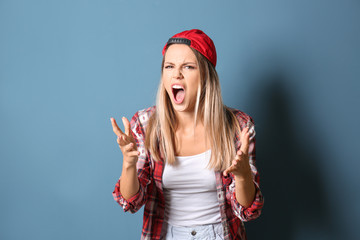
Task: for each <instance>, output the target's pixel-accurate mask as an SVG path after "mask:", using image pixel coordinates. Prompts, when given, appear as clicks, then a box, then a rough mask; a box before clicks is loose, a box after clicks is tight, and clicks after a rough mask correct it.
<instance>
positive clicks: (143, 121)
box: [131, 106, 156, 127]
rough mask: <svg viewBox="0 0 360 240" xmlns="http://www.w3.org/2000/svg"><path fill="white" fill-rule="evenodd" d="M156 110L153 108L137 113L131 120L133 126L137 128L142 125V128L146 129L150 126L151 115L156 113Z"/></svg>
mask: <svg viewBox="0 0 360 240" xmlns="http://www.w3.org/2000/svg"><path fill="white" fill-rule="evenodd" d="M155 109H156V107H155V106H151V107H149V108H145V109H142V110H139V111H137V112H136V113H135V114H134V116H133V117H132V119H131V126H132V127H135V126H138V125H141V126H142V127H145V126H146V125H147V124H148V122H149V119H150V117H151V115H152V114H154V113H155Z"/></svg>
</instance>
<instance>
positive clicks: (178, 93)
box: [175, 89, 185, 103]
mask: <svg viewBox="0 0 360 240" xmlns="http://www.w3.org/2000/svg"><path fill="white" fill-rule="evenodd" d="M184 97H185V91H184V90H182V89H180V90H178V91H176V93H175V100H176V102H178V103H181V102H182V101H183V100H184Z"/></svg>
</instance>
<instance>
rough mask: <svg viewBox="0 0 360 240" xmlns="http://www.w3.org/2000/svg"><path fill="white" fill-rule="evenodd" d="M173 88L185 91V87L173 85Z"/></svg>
mask: <svg viewBox="0 0 360 240" xmlns="http://www.w3.org/2000/svg"><path fill="white" fill-rule="evenodd" d="M172 87H173V88H175V89H183V87H182V86H180V85H173V86H172Z"/></svg>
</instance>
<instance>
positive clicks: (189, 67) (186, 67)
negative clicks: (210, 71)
mask: <svg viewBox="0 0 360 240" xmlns="http://www.w3.org/2000/svg"><path fill="white" fill-rule="evenodd" d="M184 68H185V69H195V67H194V66H191V65H186V66H185V67H184Z"/></svg>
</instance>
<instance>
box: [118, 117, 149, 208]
mask: <svg viewBox="0 0 360 240" xmlns="http://www.w3.org/2000/svg"><path fill="white" fill-rule="evenodd" d="M111 121H112V123H113V128H114V126H115V128H114V132H115V134H116V135H117V136H118V144H119V147H120V149H121V151H122V153H123V166H122V174H121V177H120V179H119V180H118V182H117V183H116V186H115V190H114V192H113V196H114V199H115V201H117V202H118V203H119V204H120V205H121V206H122V207H123V209H124V211H128V210H130V212H132V213H134V212H136V211H138V210H139V209H140V208H141V207H142V205H143V204H144V203H145V201H146V189H147V186H148V185H149V184H150V182H151V180H150V178H149V176H150V167H149V162H148V158H147V156H146V154H145V151H144V149H145V148H144V129H143V127H142V125H141V123H140V121H139V116H138V113H136V114H135V115H134V117H133V118H132V120H131V124H130V123H129V122H128V121H127V119H126V118H123V123H124V126H125V135H126V136H125V138H123V135H120V134H121V132H117V128H116V127H117V124H116V121H115V120H114V119H112V120H111ZM130 128H131V129H130ZM119 130H120V129H119ZM120 131H121V130H120ZM119 135H120V137H119ZM140 152H141V154H140Z"/></svg>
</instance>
